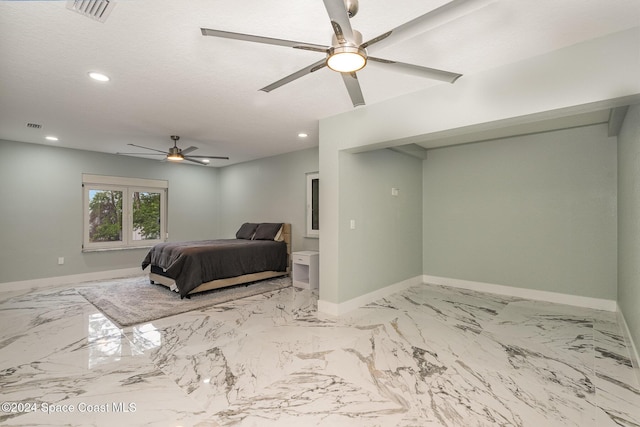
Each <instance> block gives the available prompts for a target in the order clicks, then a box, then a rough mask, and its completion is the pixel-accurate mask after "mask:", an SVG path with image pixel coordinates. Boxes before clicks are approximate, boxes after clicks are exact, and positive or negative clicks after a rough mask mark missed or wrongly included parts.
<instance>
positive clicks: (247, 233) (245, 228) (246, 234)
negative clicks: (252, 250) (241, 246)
mask: <svg viewBox="0 0 640 427" xmlns="http://www.w3.org/2000/svg"><path fill="white" fill-rule="evenodd" d="M256 228H258V224H254V223H253V222H245V223H244V224H242V225H241V226H240V229H239V230H238V232H237V233H236V239H246V240H251V239H252V238H253V234H254V233H255V232H256Z"/></svg>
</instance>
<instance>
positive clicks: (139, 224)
mask: <svg viewBox="0 0 640 427" xmlns="http://www.w3.org/2000/svg"><path fill="white" fill-rule="evenodd" d="M159 238H160V193H149V192H141V191H135V192H134V193H133V240H149V239H159Z"/></svg>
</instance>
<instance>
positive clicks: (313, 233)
mask: <svg viewBox="0 0 640 427" xmlns="http://www.w3.org/2000/svg"><path fill="white" fill-rule="evenodd" d="M306 176H307V204H306V214H307V230H306V235H307V237H320V228H319V226H318V228H317V229H314V228H313V181H314V180H315V179H317V180H318V182H320V181H319V180H320V174H319V173H318V172H309V173H307V174H306ZM318 188H319V186H318ZM319 191H320V190H318V192H319ZM316 196H317V197H318V198H319V197H320V194H317V195H316Z"/></svg>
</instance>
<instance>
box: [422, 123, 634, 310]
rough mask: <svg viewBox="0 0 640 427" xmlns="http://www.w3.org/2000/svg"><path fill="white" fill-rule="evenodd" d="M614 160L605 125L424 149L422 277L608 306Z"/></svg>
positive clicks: (613, 270)
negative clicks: (602, 301) (591, 300)
mask: <svg viewBox="0 0 640 427" xmlns="http://www.w3.org/2000/svg"><path fill="white" fill-rule="evenodd" d="M636 149H637V148H636ZM616 163H617V160H616V140H615V138H608V137H607V126H606V125H594V126H588V127H581V128H575V129H566V130H560V131H554V132H547V133H541V134H535V135H528V136H520V137H513V138H505V139H500V140H493V141H487V142H481V143H475V144H468V145H462V146H455V147H448V148H440V149H435V150H430V151H429V152H428V155H427V159H426V160H425V161H424V169H423V187H424V193H423V194H424V199H423V203H424V272H425V274H427V275H433V276H440V277H447V278H453V279H463V280H470V281H476V282H485V283H490V284H499V285H506V286H513V287H519V288H528V289H536V290H542V291H551V292H559V293H564V294H570V295H580V296H587V297H593V298H603V299H609V300H615V299H616V274H617V256H616V254H617V239H616V235H617V230H616V227H617V213H616V212H617V208H616V203H617V199H616V191H617V189H616V188H617V184H616V173H617V172H616ZM636 173H637V169H636ZM636 201H637V199H636Z"/></svg>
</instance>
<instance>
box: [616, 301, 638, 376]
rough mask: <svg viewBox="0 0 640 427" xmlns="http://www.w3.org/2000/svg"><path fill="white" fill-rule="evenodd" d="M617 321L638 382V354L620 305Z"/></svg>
mask: <svg viewBox="0 0 640 427" xmlns="http://www.w3.org/2000/svg"><path fill="white" fill-rule="evenodd" d="M618 323H619V324H620V325H622V335H623V336H624V343H625V344H626V346H627V348H628V349H629V352H630V353H631V354H630V355H629V357H630V358H631V364H632V365H633V371H634V372H635V373H636V379H637V380H638V384H640V356H638V348H637V347H636V345H635V343H634V342H633V338H632V337H631V331H629V325H627V321H626V320H625V318H624V314H622V311H621V310H620V306H618Z"/></svg>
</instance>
